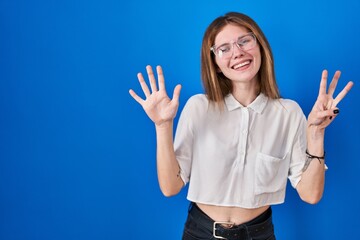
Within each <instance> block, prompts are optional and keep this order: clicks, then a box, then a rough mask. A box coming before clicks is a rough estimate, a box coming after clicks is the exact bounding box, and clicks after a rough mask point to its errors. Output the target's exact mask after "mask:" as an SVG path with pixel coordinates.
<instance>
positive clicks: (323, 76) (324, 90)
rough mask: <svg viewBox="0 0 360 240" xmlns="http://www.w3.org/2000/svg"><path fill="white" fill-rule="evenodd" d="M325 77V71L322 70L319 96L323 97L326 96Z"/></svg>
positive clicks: (326, 75)
mask: <svg viewBox="0 0 360 240" xmlns="http://www.w3.org/2000/svg"><path fill="white" fill-rule="evenodd" d="M327 77H328V72H327V70H323V71H322V74H321V81H320V89H319V96H320V95H323V94H326V84H327Z"/></svg>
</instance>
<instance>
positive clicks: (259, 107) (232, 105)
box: [225, 93, 268, 113]
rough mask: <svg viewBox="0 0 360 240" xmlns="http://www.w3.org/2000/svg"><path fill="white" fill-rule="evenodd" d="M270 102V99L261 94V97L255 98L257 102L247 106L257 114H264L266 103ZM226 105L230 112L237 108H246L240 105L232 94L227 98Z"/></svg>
mask: <svg viewBox="0 0 360 240" xmlns="http://www.w3.org/2000/svg"><path fill="white" fill-rule="evenodd" d="M267 101H268V97H266V96H265V95H264V94H263V93H260V94H259V96H257V97H256V98H255V100H254V101H253V102H252V103H250V104H249V106H247V107H248V108H251V109H252V110H254V111H255V112H257V113H262V111H263V110H264V108H265V106H266V103H267ZM225 105H226V107H227V109H228V111H233V110H235V109H237V108H243V107H244V106H243V105H242V104H241V103H239V102H238V101H237V100H236V99H235V98H234V96H233V95H232V94H231V93H230V94H228V95H227V96H226V97H225Z"/></svg>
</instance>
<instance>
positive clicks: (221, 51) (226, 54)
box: [210, 33, 256, 58]
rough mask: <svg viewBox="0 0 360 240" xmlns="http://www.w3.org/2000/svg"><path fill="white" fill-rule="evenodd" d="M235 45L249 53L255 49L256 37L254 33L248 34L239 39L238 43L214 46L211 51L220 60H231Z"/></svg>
mask: <svg viewBox="0 0 360 240" xmlns="http://www.w3.org/2000/svg"><path fill="white" fill-rule="evenodd" d="M234 43H235V44H236V46H237V47H238V48H240V49H241V50H243V51H248V50H250V49H252V48H253V47H255V45H256V37H255V35H254V34H253V33H248V34H246V35H244V36H241V37H239V38H238V39H237V40H236V41H232V42H229V43H224V44H222V45H220V46H216V45H214V46H212V47H211V48H210V50H211V51H212V52H213V53H214V54H215V55H216V56H217V57H219V58H230V57H231V56H232V55H233V53H234Z"/></svg>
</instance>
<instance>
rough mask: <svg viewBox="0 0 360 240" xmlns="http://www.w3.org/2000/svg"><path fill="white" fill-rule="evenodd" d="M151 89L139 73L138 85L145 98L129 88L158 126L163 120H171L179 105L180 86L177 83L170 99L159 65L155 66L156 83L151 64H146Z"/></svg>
mask: <svg viewBox="0 0 360 240" xmlns="http://www.w3.org/2000/svg"><path fill="white" fill-rule="evenodd" d="M146 71H147V74H148V78H149V82H150V88H151V91H150V89H149V87H148V85H147V84H146V82H145V80H144V77H143V75H142V74H141V73H138V75H137V77H138V79H139V83H140V86H141V88H142V90H143V92H144V94H145V99H142V98H141V97H139V95H137V94H136V93H135V92H134V91H133V90H132V89H130V91H129V93H130V95H131V96H132V97H133V98H134V99H135V101H137V102H138V103H139V104H140V105H141V106H142V107H143V109H144V111H145V112H146V114H147V115H148V117H149V118H150V119H151V120H152V121H153V122H154V123H155V124H156V125H158V126H160V125H161V124H163V123H164V122H168V121H172V120H173V119H174V118H175V116H176V113H177V110H178V107H179V96H180V90H181V86H180V85H177V86H176V87H175V89H174V94H173V98H172V99H170V98H169V97H168V95H167V93H166V89H165V80H164V75H163V72H162V68H161V67H160V66H157V67H156V72H157V76H158V85H159V89H158V87H157V84H156V79H155V76H154V73H153V71H152V68H151V66H146Z"/></svg>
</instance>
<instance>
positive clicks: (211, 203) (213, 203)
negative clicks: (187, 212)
mask: <svg viewBox="0 0 360 240" xmlns="http://www.w3.org/2000/svg"><path fill="white" fill-rule="evenodd" d="M187 199H188V200H189V201H190V202H196V203H200V204H206V205H213V206H221V207H239V208H246V209H255V208H260V207H264V206H271V205H278V204H282V203H284V202H285V201H284V199H282V200H280V199H274V200H272V201H268V202H262V203H260V202H259V203H254V204H241V203H227V202H222V203H220V202H215V201H202V200H197V199H195V198H191V197H189V196H188V197H187Z"/></svg>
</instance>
